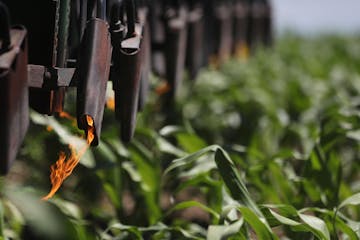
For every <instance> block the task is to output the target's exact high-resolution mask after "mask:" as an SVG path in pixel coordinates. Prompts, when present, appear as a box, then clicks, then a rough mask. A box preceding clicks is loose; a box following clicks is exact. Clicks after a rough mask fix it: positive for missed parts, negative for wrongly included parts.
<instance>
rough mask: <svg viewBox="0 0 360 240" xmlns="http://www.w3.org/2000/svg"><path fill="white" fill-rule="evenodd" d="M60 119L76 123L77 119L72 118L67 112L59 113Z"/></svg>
mask: <svg viewBox="0 0 360 240" xmlns="http://www.w3.org/2000/svg"><path fill="white" fill-rule="evenodd" d="M59 117H61V118H66V119H69V120H71V121H73V122H74V121H76V118H74V117H73V116H71V115H70V114H69V113H67V112H59Z"/></svg>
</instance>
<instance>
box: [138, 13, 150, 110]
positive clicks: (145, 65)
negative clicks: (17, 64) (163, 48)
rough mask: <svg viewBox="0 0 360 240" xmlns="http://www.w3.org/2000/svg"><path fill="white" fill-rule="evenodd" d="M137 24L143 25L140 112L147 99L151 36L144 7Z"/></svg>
mask: <svg viewBox="0 0 360 240" xmlns="http://www.w3.org/2000/svg"><path fill="white" fill-rule="evenodd" d="M139 22H140V24H141V25H143V29H144V30H143V32H144V33H143V37H142V44H141V46H140V47H141V54H142V57H141V58H142V70H141V79H140V89H139V111H141V110H142V109H143V108H144V106H145V104H146V101H147V98H148V94H149V82H150V72H151V35H150V25H149V23H148V10H147V9H146V8H145V7H143V8H142V9H140V10H139Z"/></svg>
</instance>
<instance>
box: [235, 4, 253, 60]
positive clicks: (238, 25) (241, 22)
mask: <svg viewBox="0 0 360 240" xmlns="http://www.w3.org/2000/svg"><path fill="white" fill-rule="evenodd" d="M233 11H234V16H233V36H234V41H233V49H232V52H233V55H239V54H240V53H241V52H242V51H243V49H244V48H247V34H248V27H249V20H248V18H249V11H250V5H249V2H248V1H246V0H237V1H235V3H234V8H233Z"/></svg>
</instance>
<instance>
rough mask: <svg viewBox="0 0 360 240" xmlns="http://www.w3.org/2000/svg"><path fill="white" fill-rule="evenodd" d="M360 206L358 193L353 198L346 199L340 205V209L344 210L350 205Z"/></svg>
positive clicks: (359, 194)
mask: <svg viewBox="0 0 360 240" xmlns="http://www.w3.org/2000/svg"><path fill="white" fill-rule="evenodd" d="M359 204H360V193H356V194H354V195H352V196H351V197H348V198H347V199H345V200H344V201H343V202H342V203H341V204H340V205H339V209H340V208H343V207H345V206H348V205H359Z"/></svg>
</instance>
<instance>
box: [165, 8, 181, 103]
mask: <svg viewBox="0 0 360 240" xmlns="http://www.w3.org/2000/svg"><path fill="white" fill-rule="evenodd" d="M165 34H166V35H165V59H166V81H167V82H168V86H169V87H170V90H169V91H168V92H167V93H166V94H165V98H164V99H165V101H166V102H165V106H166V105H168V104H170V103H171V102H172V101H174V99H175V98H176V93H177V92H178V91H177V90H178V88H179V86H180V83H181V81H182V79H183V76H184V75H183V73H184V70H185V54H186V51H185V49H186V41H187V10H186V8H185V7H184V6H182V5H181V6H179V7H173V6H169V7H168V8H167V9H166V11H165ZM169 107H170V106H169Z"/></svg>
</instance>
